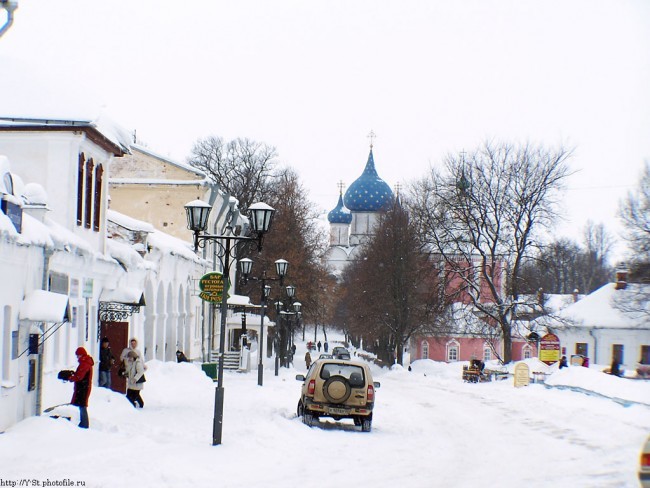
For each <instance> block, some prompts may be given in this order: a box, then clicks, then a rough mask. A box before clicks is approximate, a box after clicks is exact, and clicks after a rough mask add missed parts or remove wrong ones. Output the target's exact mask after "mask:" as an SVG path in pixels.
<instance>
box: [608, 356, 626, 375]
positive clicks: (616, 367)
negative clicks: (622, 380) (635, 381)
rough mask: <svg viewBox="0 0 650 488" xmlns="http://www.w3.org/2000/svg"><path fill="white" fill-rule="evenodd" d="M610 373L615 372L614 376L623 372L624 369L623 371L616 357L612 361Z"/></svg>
mask: <svg viewBox="0 0 650 488" xmlns="http://www.w3.org/2000/svg"><path fill="white" fill-rule="evenodd" d="M610 373H611V374H613V375H614V376H621V375H622V374H623V371H621V365H620V364H619V362H618V361H617V360H616V359H614V361H612V366H611V368H610Z"/></svg>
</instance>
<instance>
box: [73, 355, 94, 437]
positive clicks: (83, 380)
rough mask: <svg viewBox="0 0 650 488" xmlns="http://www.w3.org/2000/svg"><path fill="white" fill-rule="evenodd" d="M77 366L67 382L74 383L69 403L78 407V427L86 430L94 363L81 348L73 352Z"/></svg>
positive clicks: (88, 424)
mask: <svg viewBox="0 0 650 488" xmlns="http://www.w3.org/2000/svg"><path fill="white" fill-rule="evenodd" d="M75 354H76V355H77V361H78V362H79V366H77V370H76V371H75V372H74V374H73V375H72V376H70V377H69V378H68V381H72V382H74V393H73V394H72V400H70V403H71V404H72V405H75V406H77V407H79V427H81V428H82V429H87V428H88V427H89V426H90V423H89V421H88V398H89V397H90V390H92V387H93V366H94V365H95V361H94V360H93V358H92V357H90V356H89V355H88V353H87V352H86V350H85V349H84V348H83V347H78V348H77V350H76V351H75Z"/></svg>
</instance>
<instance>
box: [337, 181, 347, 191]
mask: <svg viewBox="0 0 650 488" xmlns="http://www.w3.org/2000/svg"><path fill="white" fill-rule="evenodd" d="M336 186H338V187H339V192H341V194H342V193H343V188H345V183H343V180H341V181H339V182H338V183H337V184H336Z"/></svg>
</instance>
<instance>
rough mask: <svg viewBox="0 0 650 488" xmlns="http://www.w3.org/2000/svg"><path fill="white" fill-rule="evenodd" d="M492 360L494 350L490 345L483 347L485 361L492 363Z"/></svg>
mask: <svg viewBox="0 0 650 488" xmlns="http://www.w3.org/2000/svg"><path fill="white" fill-rule="evenodd" d="M491 360H492V349H491V348H490V346H489V345H488V344H485V345H484V346H483V361H484V362H487V361H491Z"/></svg>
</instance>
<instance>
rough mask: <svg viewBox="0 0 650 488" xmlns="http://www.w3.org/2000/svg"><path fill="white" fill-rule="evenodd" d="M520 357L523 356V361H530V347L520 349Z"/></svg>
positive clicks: (531, 352)
mask: <svg viewBox="0 0 650 488" xmlns="http://www.w3.org/2000/svg"><path fill="white" fill-rule="evenodd" d="M522 355H523V359H530V358H532V357H533V348H532V347H531V346H529V345H528V344H526V345H525V346H524V347H523V348H522Z"/></svg>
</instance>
